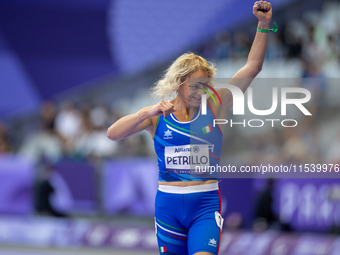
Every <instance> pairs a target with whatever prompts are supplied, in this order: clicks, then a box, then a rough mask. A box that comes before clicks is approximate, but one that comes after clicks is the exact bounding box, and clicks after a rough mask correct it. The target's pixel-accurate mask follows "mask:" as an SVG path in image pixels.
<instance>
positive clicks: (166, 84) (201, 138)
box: [107, 1, 272, 255]
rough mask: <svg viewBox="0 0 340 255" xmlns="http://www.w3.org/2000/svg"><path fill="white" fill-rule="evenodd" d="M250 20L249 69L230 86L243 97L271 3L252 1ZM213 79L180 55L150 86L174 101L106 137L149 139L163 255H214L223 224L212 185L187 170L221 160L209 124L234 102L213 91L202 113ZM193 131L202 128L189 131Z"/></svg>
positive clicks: (122, 122)
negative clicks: (253, 23)
mask: <svg viewBox="0 0 340 255" xmlns="http://www.w3.org/2000/svg"><path fill="white" fill-rule="evenodd" d="M253 14H254V15H255V16H256V17H257V19H258V28H259V30H260V31H259V30H258V32H257V33H256V36H255V39H254V42H253V45H252V47H251V50H250V53H249V56H248V60H247V63H246V64H245V66H244V67H242V68H241V69H240V70H239V71H238V72H237V73H236V74H235V75H234V76H233V78H232V79H231V80H230V81H229V84H232V85H234V86H237V87H238V88H240V89H241V90H242V91H243V92H245V91H246V89H247V88H248V86H249V84H250V83H251V81H252V79H253V78H255V76H256V75H257V74H258V73H259V72H260V71H261V68H262V64H263V61H264V58H265V54H266V50H267V41H268V32H267V31H268V29H269V23H270V20H271V17H272V8H271V4H270V3H269V2H266V1H258V2H255V4H254V6H253ZM266 30H267V31H266ZM214 74H215V68H214V67H213V66H211V65H209V64H208V63H207V61H206V60H205V59H203V58H202V57H199V56H197V55H195V54H192V53H191V54H184V55H182V56H180V57H179V58H178V59H177V60H176V61H175V62H174V63H173V64H172V65H171V66H170V67H169V69H168V70H167V72H166V73H165V75H164V77H163V79H161V80H160V81H158V82H157V84H156V85H155V87H154V88H153V95H156V96H160V97H164V96H167V95H176V97H175V98H174V99H172V100H170V101H164V100H162V101H160V102H159V103H157V104H155V105H152V106H149V107H145V108H143V109H141V110H140V111H138V112H137V113H135V114H131V115H127V116H125V117H123V118H121V119H119V120H118V121H117V122H115V123H114V124H113V125H112V126H111V127H110V128H109V129H108V131H107V136H108V137H109V138H110V139H111V140H120V139H123V138H126V137H128V136H131V135H133V134H136V133H138V132H140V131H142V130H147V131H148V132H149V134H150V136H151V137H152V138H153V140H154V145H155V151H156V153H157V157H158V165H159V182H158V183H159V189H158V191H157V195H156V203H155V206H156V208H155V224H156V234H157V240H158V245H159V250H160V253H162V254H163V253H164V254H190V255H192V254H194V255H209V254H214V255H216V254H218V249H219V243H220V236H221V230H222V225H223V219H222V217H221V214H220V213H221V201H220V194H219V190H218V180H217V178H213V177H212V178H207V177H206V176H202V175H193V174H191V169H190V168H191V167H190V165H193V164H201V166H204V165H207V164H208V165H209V164H210V165H213V164H215V163H216V164H218V162H219V158H220V154H221V148H222V139H223V133H222V131H223V129H222V128H220V127H217V126H216V127H212V126H211V125H209V123H211V122H212V120H213V119H214V118H221V119H224V118H225V117H226V115H227V112H228V110H229V109H230V108H231V106H232V104H233V100H232V94H231V92H230V90H228V89H225V88H223V89H218V90H217V93H218V95H219V97H220V98H221V103H220V102H218V101H217V100H216V101H217V103H216V104H215V102H213V99H212V98H211V97H208V98H207V104H208V106H209V107H207V109H206V113H205V114H201V110H200V108H201V107H200V105H201V97H202V96H203V95H205V93H206V89H207V87H209V85H208V84H209V81H210V80H211V79H212V78H213V76H214ZM196 123H199V124H197V125H196ZM194 124H195V125H194ZM196 126H198V127H200V128H201V130H199V129H197V130H193V127H196ZM202 127H203V128H202ZM190 128H191V129H190ZM212 147H213V148H212ZM191 153H197V154H195V155H199V157H201V159H202V160H201V161H200V162H198V163H197V162H194V161H195V158H197V157H196V156H195V157H192V155H190V154H191ZM188 170H189V172H188Z"/></svg>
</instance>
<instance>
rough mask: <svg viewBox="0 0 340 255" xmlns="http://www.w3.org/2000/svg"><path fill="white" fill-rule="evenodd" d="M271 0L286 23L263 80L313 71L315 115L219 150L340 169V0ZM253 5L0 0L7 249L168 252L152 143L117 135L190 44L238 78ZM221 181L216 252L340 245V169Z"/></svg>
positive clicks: (1, 239)
mask: <svg viewBox="0 0 340 255" xmlns="http://www.w3.org/2000/svg"><path fill="white" fill-rule="evenodd" d="M271 3H272V6H273V9H274V13H273V19H272V21H276V22H277V24H278V26H279V30H278V32H277V33H271V34H270V35H269V44H268V51H267V56H266V61H265V64H264V67H263V70H262V72H261V73H260V74H259V77H260V78H264V79H265V78H280V79H282V78H294V79H298V80H300V79H301V78H313V79H312V82H310V83H308V84H305V83H304V82H303V81H301V84H300V85H301V86H304V87H306V88H308V89H309V90H311V92H312V95H313V98H312V100H311V102H310V104H309V106H308V107H309V108H308V109H309V110H310V111H311V112H312V113H313V117H310V118H308V119H304V118H302V117H301V116H298V117H297V118H298V119H299V126H298V127H297V128H294V129H290V130H293V131H290V130H288V131H285V132H284V130H283V129H282V128H281V129H280V127H275V128H272V129H261V130H260V131H258V130H257V131H258V132H245V131H244V130H242V128H236V129H235V128H234V129H230V130H229V129H228V132H226V134H225V137H224V139H225V142H224V149H223V152H222V155H223V159H224V160H225V161H226V162H233V163H236V164H257V163H272V164H280V163H283V164H285V163H296V164H305V163H340V131H339V130H340V129H339V123H340V114H339V111H338V110H339V109H340V101H339V96H340V88H339V85H338V83H339V82H338V81H339V80H338V79H337V78H340V2H339V1H321V0H299V1H297V0H284V1H283V0H273V1H271ZM252 5H253V1H249V0H243V1H236V0H216V1H202V0H185V1H180V0H163V1H152V0H144V1H138V0H83V1H79V0H49V1H45V0H31V1H25V0H16V1H10V0H1V1H0V254H4V255H5V254H6V255H24V254H27V255H28V254H29V255H31V254H53V255H54V254H70V255H71V254H158V253H157V244H156V238H155V235H154V223H153V212H154V197H155V192H156V190H157V163H156V156H155V153H154V151H153V143H152V140H151V139H150V138H149V137H148V134H147V133H141V134H138V135H136V136H134V137H131V138H128V139H125V140H122V141H118V142H112V141H110V140H109V139H108V138H107V137H106V130H107V128H108V126H109V125H111V124H112V123H113V122H115V121H116V120H117V119H118V118H119V117H121V116H124V115H126V114H130V113H135V112H136V111H138V110H139V109H140V108H142V107H145V106H147V105H150V104H153V103H156V102H157V100H154V99H150V97H149V95H148V89H149V88H150V87H151V86H152V84H154V83H155V82H156V81H157V80H158V79H159V78H160V76H161V74H162V73H163V72H164V70H165V69H166V67H167V66H169V64H170V63H171V61H173V60H174V59H176V58H177V57H178V56H179V55H180V54H182V53H184V52H189V51H191V52H195V53H197V54H199V55H202V56H203V57H205V58H206V59H208V60H209V61H212V62H213V63H215V64H216V66H217V68H218V74H217V77H218V78H228V77H229V78H230V77H232V75H233V74H234V73H235V72H236V71H237V70H238V69H239V68H240V67H242V65H244V64H245V62H246V57H247V54H248V52H249V50H250V46H251V42H252V40H253V37H254V35H255V31H256V24H257V22H256V18H255V17H254V16H253V14H252ZM272 23H273V22H272ZM272 26H273V25H272ZM264 93H265V92H264ZM269 95H270V94H269ZM262 99H263V98H262ZM270 100H271V98H270ZM261 101H262V100H261ZM263 101H266V100H263ZM259 103H261V102H259ZM269 103H270V101H269ZM269 105H270V104H269ZM220 189H221V193H222V202H223V209H222V211H223V216H224V218H225V225H224V232H223V235H222V241H221V248H220V254H274V255H285V254H295V255H298V254H299V255H300V254H304V255H306V254H318V255H323V254H332V255H336V254H340V237H339V234H340V181H339V179H326V178H324V179H276V180H267V179H224V180H222V182H221V183H220Z"/></svg>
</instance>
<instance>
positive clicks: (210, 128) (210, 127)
mask: <svg viewBox="0 0 340 255" xmlns="http://www.w3.org/2000/svg"><path fill="white" fill-rule="evenodd" d="M202 130H203V134H205V135H207V134H208V133H209V132H211V131H212V126H211V125H209V126H206V127H204V128H202Z"/></svg>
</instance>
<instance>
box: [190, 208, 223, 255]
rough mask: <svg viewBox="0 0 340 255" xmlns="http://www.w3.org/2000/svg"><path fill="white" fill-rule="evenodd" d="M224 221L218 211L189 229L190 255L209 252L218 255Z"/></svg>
mask: <svg viewBox="0 0 340 255" xmlns="http://www.w3.org/2000/svg"><path fill="white" fill-rule="evenodd" d="M222 224H223V220H222V218H221V215H220V213H219V212H218V211H215V212H209V213H207V214H205V215H204V216H203V217H201V218H200V219H198V220H197V221H196V222H195V223H194V224H193V225H192V226H191V227H190V229H189V233H188V251H189V255H192V254H195V253H197V252H209V253H211V254H214V255H217V254H218V248H219V244H220V237H221V230H222V227H221V226H222Z"/></svg>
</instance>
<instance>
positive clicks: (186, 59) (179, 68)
mask: <svg viewBox="0 0 340 255" xmlns="http://www.w3.org/2000/svg"><path fill="white" fill-rule="evenodd" d="M198 70H202V71H203V72H205V73H206V74H207V75H208V78H209V80H210V82H209V83H210V84H211V85H212V81H211V79H212V78H213V76H214V75H215V74H216V72H215V71H216V68H215V67H214V65H213V64H212V63H210V62H209V63H208V62H207V61H206V60H205V59H204V58H202V57H200V56H198V55H196V54H194V53H185V54H183V55H181V56H180V57H178V58H177V59H176V60H175V62H173V63H172V65H171V66H170V67H169V68H168V69H167V70H166V71H165V74H164V75H163V77H162V78H161V79H160V80H159V81H158V82H156V83H155V85H154V86H153V87H152V88H151V89H150V94H151V96H152V97H156V98H164V97H165V96H168V97H172V96H175V95H176V93H177V91H178V89H179V87H180V86H181V85H182V84H183V83H185V82H186V81H187V79H188V76H189V75H190V74H192V73H194V72H196V71H198Z"/></svg>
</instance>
